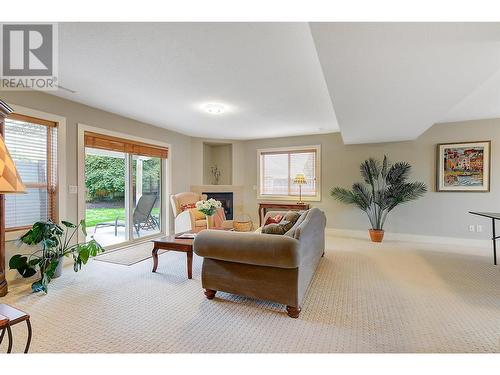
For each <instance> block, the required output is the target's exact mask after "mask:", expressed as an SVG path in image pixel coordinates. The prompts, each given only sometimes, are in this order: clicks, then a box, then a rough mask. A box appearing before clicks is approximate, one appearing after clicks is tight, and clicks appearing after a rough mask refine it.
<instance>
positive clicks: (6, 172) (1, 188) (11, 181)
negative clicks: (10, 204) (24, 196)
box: [0, 135, 26, 194]
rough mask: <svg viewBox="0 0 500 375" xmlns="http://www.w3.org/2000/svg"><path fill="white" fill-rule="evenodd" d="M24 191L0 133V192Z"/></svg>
mask: <svg viewBox="0 0 500 375" xmlns="http://www.w3.org/2000/svg"><path fill="white" fill-rule="evenodd" d="M25 191H26V188H25V187H24V184H23V182H22V181H21V177H20V176H19V173H18V172H17V169H16V165H15V164H14V162H13V161H12V158H11V157H10V154H9V150H7V146H6V145H5V142H4V140H3V137H2V136H1V135H0V194H9V193H24V192H25Z"/></svg>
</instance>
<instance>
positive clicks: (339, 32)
mask: <svg viewBox="0 0 500 375" xmlns="http://www.w3.org/2000/svg"><path fill="white" fill-rule="evenodd" d="M59 34H60V35H59V61H60V62H59V78H60V84H61V85H62V86H64V87H67V88H69V89H72V90H76V91H77V92H76V93H75V94H71V93H69V92H66V91H62V90H61V91H59V92H56V95H58V96H62V97H65V98H68V99H70V100H74V101H77V102H81V103H84V104H88V105H91V106H94V107H97V108H101V109H104V110H107V111H110V112H115V113H118V114H121V115H124V116H127V117H131V118H134V119H137V120H140V121H143V122H146V123H151V124H153V125H157V126H160V127H164V128H168V129H172V130H176V131H179V132H182V133H184V134H188V135H192V136H200V137H210V138H229V139H255V138H268V137H277V136H290V135H303V134H317V133H328V132H334V131H338V129H339V127H340V131H341V133H342V138H343V140H344V142H346V143H368V142H385V141H399V140H409V139H415V138H416V137H418V136H419V135H421V134H422V133H423V132H424V131H425V130H427V129H428V128H429V127H431V126H432V125H433V124H435V123H439V122H447V121H460V120H471V119H480V118H494V117H499V118H500V24H499V23H490V24H474V23H467V24H465V23H462V24H457V23H438V24H437V23H434V24H430V23H386V24H384V23H312V24H310V25H308V24H306V23H161V24H158V23H157V24H151V23H150V24H143V23H94V24H89V23H63V24H60V25H59ZM208 102H217V103H223V104H225V105H226V106H227V112H226V113H224V114H222V115H209V114H207V113H205V112H203V111H202V110H201V109H200V106H201V105H202V104H203V103H208ZM337 119H338V124H337Z"/></svg>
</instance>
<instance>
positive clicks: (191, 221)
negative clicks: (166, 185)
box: [170, 192, 207, 233]
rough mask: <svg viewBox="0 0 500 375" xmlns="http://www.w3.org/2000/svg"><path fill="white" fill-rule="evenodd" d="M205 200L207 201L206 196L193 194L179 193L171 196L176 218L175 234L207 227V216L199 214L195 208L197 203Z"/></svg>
mask: <svg viewBox="0 0 500 375" xmlns="http://www.w3.org/2000/svg"><path fill="white" fill-rule="evenodd" d="M205 199H207V196H206V195H205V194H198V193H193V192H184V193H178V194H174V195H171V196H170V202H171V204H172V211H173V212H174V217H175V225H174V231H175V233H181V232H187V231H190V230H193V231H197V230H201V229H203V228H206V227H207V220H206V218H205V215H203V214H202V213H201V212H199V211H198V210H197V209H196V208H195V206H194V205H195V204H196V202H198V201H201V200H205ZM197 227H198V228H197Z"/></svg>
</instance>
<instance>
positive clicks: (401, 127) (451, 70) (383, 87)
mask: <svg viewBox="0 0 500 375" xmlns="http://www.w3.org/2000/svg"><path fill="white" fill-rule="evenodd" d="M311 31H312V35H313V38H314V40H315V43H316V49H317V52H318V56H319V59H320V62H321V65H322V68H323V73H324V76H325V80H326V82H327V86H328V89H329V92H330V96H331V99H332V102H333V107H334V108H335V113H336V115H337V119H338V122H339V126H340V131H341V133H342V138H343V140H344V142H345V143H368V142H385V141H399V140H409V139H415V138H416V137H418V136H419V135H420V134H422V133H423V132H424V131H425V130H427V129H428V128H429V127H431V126H432V125H433V124H434V123H438V122H444V121H450V120H453V121H456V120H461V119H463V120H465V119H479V118H491V117H500V106H499V99H500V90H499V84H500V77H499V76H498V72H499V70H500V24H499V23H491V24H473V23H469V24H465V23H461V24H456V23H455V24H453V23H439V24H436V23H434V24H430V23H405V24H402V23H386V24H381V23H314V24H311Z"/></svg>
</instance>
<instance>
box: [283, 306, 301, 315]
mask: <svg viewBox="0 0 500 375" xmlns="http://www.w3.org/2000/svg"><path fill="white" fill-rule="evenodd" d="M286 312H287V314H288V316H289V317H290V318H298V317H299V314H300V307H294V306H287V307H286Z"/></svg>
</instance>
